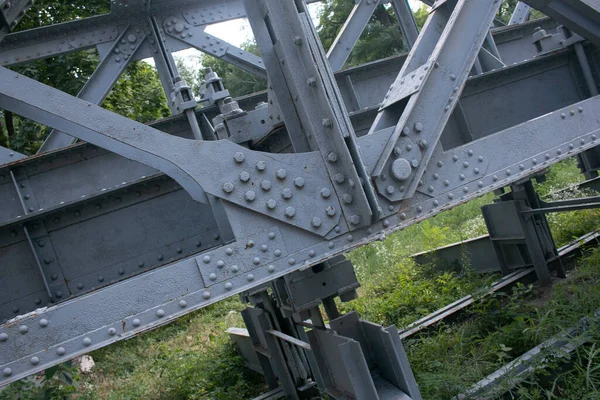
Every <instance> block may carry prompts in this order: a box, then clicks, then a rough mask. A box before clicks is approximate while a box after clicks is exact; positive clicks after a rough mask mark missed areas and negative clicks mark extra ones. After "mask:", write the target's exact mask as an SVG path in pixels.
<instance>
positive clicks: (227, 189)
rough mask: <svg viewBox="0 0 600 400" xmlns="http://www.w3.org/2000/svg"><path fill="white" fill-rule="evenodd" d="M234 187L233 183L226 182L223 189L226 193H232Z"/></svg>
mask: <svg viewBox="0 0 600 400" xmlns="http://www.w3.org/2000/svg"><path fill="white" fill-rule="evenodd" d="M233 188H234V186H233V183H231V182H225V183H224V184H223V191H224V192H225V193H231V192H233Z"/></svg>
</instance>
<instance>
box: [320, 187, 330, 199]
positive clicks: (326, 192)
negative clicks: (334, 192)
mask: <svg viewBox="0 0 600 400" xmlns="http://www.w3.org/2000/svg"><path fill="white" fill-rule="evenodd" d="M329 196H331V190H329V189H328V188H323V189H321V197H322V198H324V199H328V198H329Z"/></svg>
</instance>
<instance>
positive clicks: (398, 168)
mask: <svg viewBox="0 0 600 400" xmlns="http://www.w3.org/2000/svg"><path fill="white" fill-rule="evenodd" d="M390 169H391V173H392V176H393V177H394V179H396V180H398V181H405V180H407V179H408V177H409V176H410V174H411V173H412V169H411V166H410V163H409V162H408V161H407V160H406V159H404V158H398V159H396V160H395V161H394V162H393V163H392V166H391V168H390Z"/></svg>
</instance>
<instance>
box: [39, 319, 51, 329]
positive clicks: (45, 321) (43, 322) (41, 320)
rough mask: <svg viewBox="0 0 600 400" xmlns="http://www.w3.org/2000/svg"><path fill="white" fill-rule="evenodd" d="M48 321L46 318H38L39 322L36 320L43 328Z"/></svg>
mask: <svg viewBox="0 0 600 400" xmlns="http://www.w3.org/2000/svg"><path fill="white" fill-rule="evenodd" d="M48 323H49V322H48V320H47V319H46V318H42V319H40V322H38V324H40V326H41V327H42V328H45V327H47V326H48Z"/></svg>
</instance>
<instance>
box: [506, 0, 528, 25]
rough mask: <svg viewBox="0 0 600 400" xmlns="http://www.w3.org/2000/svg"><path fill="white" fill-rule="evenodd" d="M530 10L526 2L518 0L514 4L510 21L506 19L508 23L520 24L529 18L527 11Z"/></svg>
mask: <svg viewBox="0 0 600 400" xmlns="http://www.w3.org/2000/svg"><path fill="white" fill-rule="evenodd" d="M530 11H531V7H529V6H528V5H527V4H525V3H523V2H522V1H519V2H518V3H517V5H516V6H515V9H514V11H513V13H512V15H511V16H510V21H508V25H515V24H522V23H523V22H527V20H528V19H529V13H530Z"/></svg>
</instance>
